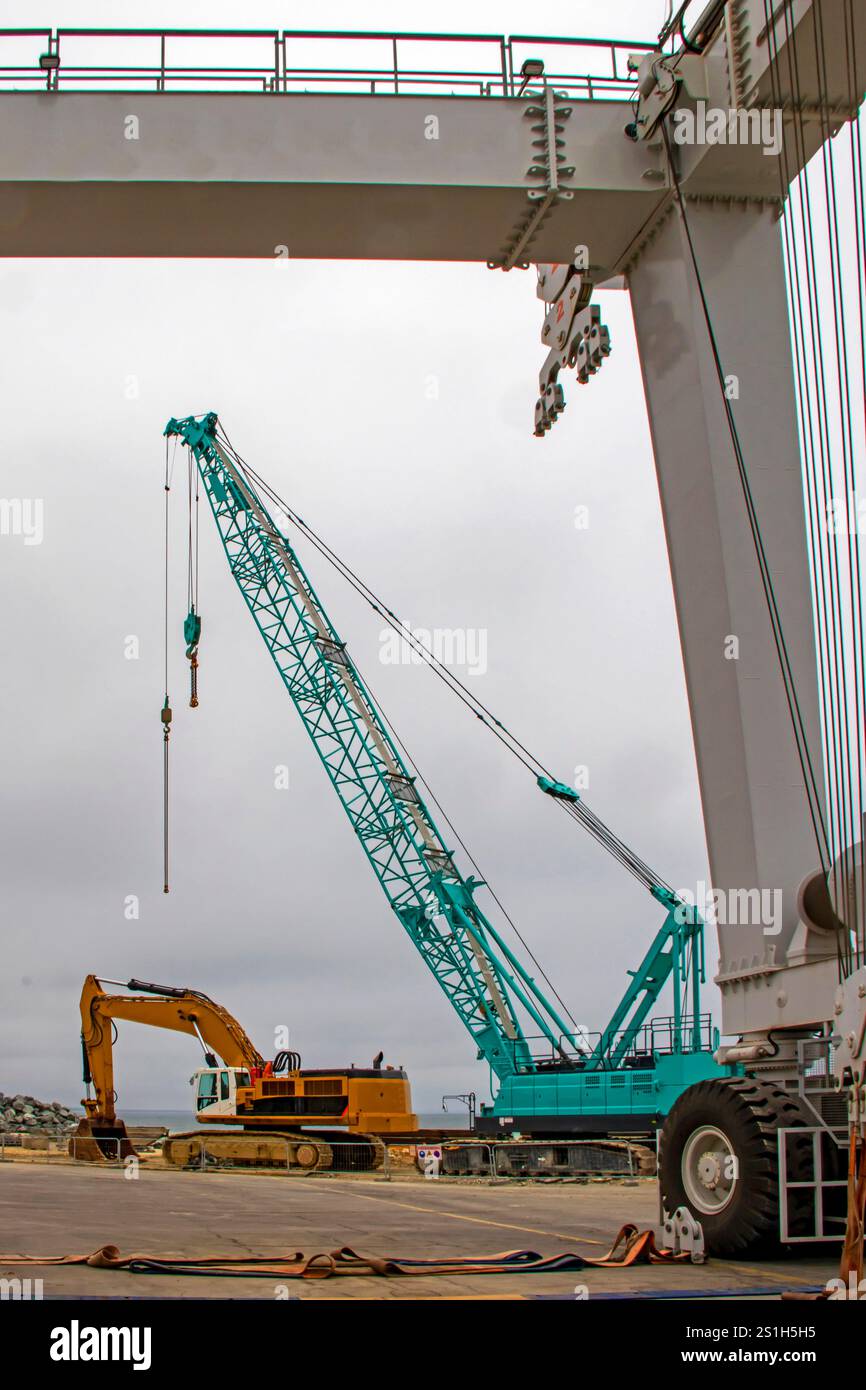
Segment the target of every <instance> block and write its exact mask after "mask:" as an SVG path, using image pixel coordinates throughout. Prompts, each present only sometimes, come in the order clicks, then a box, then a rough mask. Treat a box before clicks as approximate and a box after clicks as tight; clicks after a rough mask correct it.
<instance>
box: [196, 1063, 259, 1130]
mask: <svg viewBox="0 0 866 1390" xmlns="http://www.w3.org/2000/svg"><path fill="white" fill-rule="evenodd" d="M189 1084H190V1086H192V1087H193V1088H194V1094H195V1112H196V1119H199V1120H221V1119H232V1118H235V1117H236V1116H237V1093H238V1091H239V1090H240V1089H241V1088H243V1087H248V1086H250V1085H251V1081H250V1074H249V1072H248V1071H247V1069H246V1068H245V1067H200V1068H199V1070H198V1071H197V1072H194V1073H193V1075H192V1076H191V1077H190V1079H189Z"/></svg>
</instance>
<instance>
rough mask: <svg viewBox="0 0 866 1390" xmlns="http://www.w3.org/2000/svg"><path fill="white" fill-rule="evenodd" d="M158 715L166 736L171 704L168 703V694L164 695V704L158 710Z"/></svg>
mask: <svg viewBox="0 0 866 1390" xmlns="http://www.w3.org/2000/svg"><path fill="white" fill-rule="evenodd" d="M159 717H160V719H161V720H162V722H163V724H164V725H165V736H166V738H168V726H169V724H170V723H171V705H170V704H169V703H168V696H167V695H166V697H165V704H164V705H163V707H162V709H161V710H160V712H159Z"/></svg>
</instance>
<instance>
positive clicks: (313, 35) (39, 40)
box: [0, 28, 653, 101]
mask: <svg viewBox="0 0 866 1390" xmlns="http://www.w3.org/2000/svg"><path fill="white" fill-rule="evenodd" d="M652 47H653V45H652V44H648V43H644V42H634V43H632V42H629V41H627V40H623V39H594V38H573V37H551V36H544V35H532V34H515V35H512V36H511V37H506V36H505V35H500V34H437V33H417V34H416V33H385V32H378V31H362V30H358V31H351V32H345V33H337V32H334V31H330V30H308V29H304V30H301V29H284V30H278V29H36V28H34V29H0V91H6V92H28V91H29V92H33V91H49V92H72V91H79V92H80V91H91V92H93V91H142V92H165V93H171V92H247V93H262V94H268V95H272V96H280V95H302V94H319V95H322V94H335V95H336V94H339V95H359V96H395V95H396V96H409V95H433V96H472V97H482V98H502V97H516V96H519V95H521V94H522V92H523V90H524V88H525V87H526V85H527V82H526V80H525V78H524V76H523V74H522V73H521V67H522V65H523V63H524V61H525V60H526V59H527V58H533V59H541V60H542V61H543V62H544V69H545V70H544V80H546V81H547V82H548V83H550V84H551V85H553V86H555V87H556V88H557V90H559V91H562V92H564V93H567V94H568V95H569V96H571V97H573V98H574V99H575V100H585V101H604V100H608V101H611V100H615V101H626V100H629V99H630V97H631V95H632V93H633V91H634V81H633V78H632V75H631V74H630V73H629V71H628V67H627V59H628V55H629V54H630V53H642V52H646V51H647V50H649V49H651V48H652ZM530 85H532V86H534V87H537V85H538V78H533V79H530Z"/></svg>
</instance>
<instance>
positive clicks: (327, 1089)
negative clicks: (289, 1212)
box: [69, 975, 418, 1170]
mask: <svg viewBox="0 0 866 1390" xmlns="http://www.w3.org/2000/svg"><path fill="white" fill-rule="evenodd" d="M105 985H120V986H121V987H122V988H123V989H125V990H127V991H134V992H133V993H129V992H128V993H125V994H107V993H106V992H105V989H104V986H105ZM117 1019H127V1020H129V1021H130V1022H133V1023H146V1024H148V1025H149V1026H150V1027H152V1028H169V1029H172V1030H173V1031H174V1032H178V1033H190V1034H191V1035H192V1036H194V1037H195V1038H197V1039H198V1042H199V1043H200V1044H201V1047H202V1051H203V1052H204V1061H205V1065H204V1066H203V1067H199V1068H198V1070H197V1071H196V1072H195V1073H194V1074H193V1076H192V1077H191V1079H190V1084H191V1085H192V1086H194V1087H195V1092H194V1094H195V1109H196V1119H197V1120H198V1122H199V1124H201V1125H209V1126H212V1127H216V1126H218V1127H219V1128H213V1129H212V1131H211V1132H209V1133H207V1138H206V1141H204V1142H203V1133H202V1131H201V1130H199V1131H193V1132H191V1133H187V1134H172V1135H170V1136H169V1137H168V1138H167V1139H166V1140H165V1144H164V1147H163V1156H164V1157H165V1159H166V1160H167V1161H168V1162H169V1163H170V1164H172V1166H174V1167H179V1168H183V1167H188V1166H191V1165H198V1164H199V1163H200V1162H201V1161H202V1155H203V1153H204V1154H205V1155H206V1158H207V1159H209V1160H211V1161H215V1162H217V1163H220V1162H223V1163H232V1164H241V1165H248V1166H279V1167H288V1168H300V1169H308V1170H311V1169H338V1170H345V1169H362V1170H363V1169H371V1168H378V1167H380V1166H381V1164H382V1162H383V1160H384V1156H385V1146H384V1143H383V1140H382V1136H383V1135H392V1136H393V1135H401V1136H403V1135H405V1136H408V1137H410V1136H412V1135H413V1134H414V1133H415V1131H417V1129H418V1118H417V1116H416V1115H414V1114H413V1113H412V1097H411V1092H410V1088H409V1081H408V1079H407V1077H406V1073H405V1072H404V1071H403V1070H402V1069H400V1068H396V1067H383V1065H382V1060H383V1059H382V1054H381V1052H380V1053H379V1054H378V1056H377V1057H376V1058H374V1060H373V1064H372V1066H371V1067H369V1068H358V1067H347V1068H341V1069H336V1070H334V1069H331V1070H324V1071H309V1070H304V1069H302V1067H301V1058H300V1056H299V1055H298V1053H297V1052H291V1051H288V1050H285V1051H281V1052H278V1053H277V1055H276V1057H274V1059H273V1060H272V1061H266V1060H265V1059H264V1058H263V1057H262V1056H261V1054H260V1053H259V1052H258V1050H257V1049H256V1048H255V1047H254V1045H253V1043H252V1042H251V1041H250V1039H249V1037H248V1036H247V1034H246V1033H245V1031H244V1029H243V1028H242V1027H241V1025H240V1024H239V1023H238V1021H237V1019H235V1018H233V1017H232V1015H231V1014H230V1013H229V1012H228V1011H227V1010H226V1009H224V1008H223V1007H222V1006H221V1005H220V1004H217V1003H215V1002H214V1000H213V999H209V998H208V996H207V995H206V994H201V993H199V991H198V990H194V989H174V988H172V987H171V986H166V985H154V984H150V983H148V982H147V981H145V980H128V981H126V982H123V981H119V980H103V979H100V978H99V977H98V976H96V975H88V976H87V979H86V980H85V981H84V988H83V989H82V991H81V1050H82V1055H83V1061H84V1082H85V1088H86V1095H85V1097H84V1100H83V1101H82V1104H83V1106H84V1110H85V1117H84V1119H83V1120H82V1121H81V1122H80V1124H79V1126H78V1130H77V1132H76V1133H75V1134H74V1135H73V1136H72V1137H71V1138H70V1142H69V1152H70V1154H71V1155H72V1156H73V1157H74V1158H78V1159H82V1160H85V1161H89V1162H97V1163H98V1162H104V1161H110V1160H116V1159H117V1158H118V1157H119V1158H126V1157H128V1156H130V1155H134V1153H135V1150H134V1148H133V1145H132V1142H131V1140H130V1139H129V1136H128V1134H127V1131H126V1126H125V1124H124V1122H123V1120H121V1119H119V1118H118V1116H117V1113H116V1110H115V1102H116V1099H117V1095H116V1092H115V1089H114V1057H113V1045H114V1033H115V1026H114V1025H115V1020H117ZM91 1088H92V1094H91ZM347 1134H348V1135H351V1142H346V1143H342V1144H341V1143H337V1141H338V1140H346V1138H347Z"/></svg>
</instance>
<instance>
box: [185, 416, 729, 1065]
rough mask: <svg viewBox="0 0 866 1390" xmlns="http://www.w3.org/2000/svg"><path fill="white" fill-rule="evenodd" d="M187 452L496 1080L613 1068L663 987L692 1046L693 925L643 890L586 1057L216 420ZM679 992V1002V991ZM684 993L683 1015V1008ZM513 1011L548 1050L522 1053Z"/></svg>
mask: <svg viewBox="0 0 866 1390" xmlns="http://www.w3.org/2000/svg"><path fill="white" fill-rule="evenodd" d="M165 434H166V435H167V436H177V437H178V438H180V440H181V441H182V442H183V443H184V444H185V445H187V447H188V448H189V450H190V451H191V454H192V457H193V458H194V460H195V463H196V465H197V468H198V471H199V474H200V477H201V481H202V485H203V489H204V492H205V495H206V497H207V499H208V502H209V504H210V507H211V510H212V512H213V515H214V519H215V521H216V524H217V529H218V530H219V534H220V537H221V539H222V543H223V547H224V550H225V553H226V556H227V559H228V562H229V566H230V569H231V571H232V574H233V576H234V578H235V581H236V583H237V585H238V587H239V589H240V590H241V593H242V594H243V597H244V600H245V602H246V604H247V607H248V608H249V610H250V613H251V614H252V616H253V619H254V621H255V623H256V626H257V627H258V630H259V632H260V634H261V636H262V638H263V640H264V642H265V644H266V646H267V648H268V650H269V652H270V654H271V657H272V658H273V661H274V664H275V665H276V667H277V670H278V671H279V674H280V677H281V679H282V681H283V683H284V685H285V687H286V689H287V690H288V692H289V695H290V696H291V699H292V701H293V703H294V705H295V708H296V709H297V711H298V714H299V715H300V718H301V720H302V722H303V724H304V727H305V728H306V730H307V733H308V734H309V736H310V738H311V740H312V742H313V744H314V747H315V749H316V752H317V753H318V755H319V758H320V760H321V762H322V764H323V766H324V768H325V771H326V773H327V775H328V777H329V779H330V781H331V784H332V786H333V787H334V789H335V791H336V792H337V795H338V797H339V799H340V802H341V804H342V806H343V809H344V811H345V813H346V815H347V816H348V818H349V820H350V822H351V824H352V828H353V829H354V831H355V834H356V836H357V838H358V840H359V841H360V843H361V845H362V848H363V849H364V852H365V854H366V855H367V858H368V860H369V862H370V864H371V866H372V868H373V870H374V872H375V874H376V876H377V878H378V880H379V882H380V884H381V886H382V888H383V890H384V892H385V894H386V897H387V898H388V901H389V903H390V905H391V907H392V909H393V910H394V912H395V914H396V915H397V917H398V918H399V920H400V921H401V923H402V925H403V927H404V928H405V930H406V932H407V933H408V935H409V937H410V938H411V940H412V942H413V944H414V945H415V947H416V949H417V950H418V951H419V953H420V954H421V956H422V958H423V959H424V961H425V962H426V964H427V966H428V968H429V969H430V971H431V972H432V974H433V975H434V976H435V978H436V980H437V981H438V983H439V985H440V987H441V988H442V990H443V991H444V993H445V995H446V997H447V998H448V1000H449V1002H450V1004H451V1006H452V1007H453V1008H454V1009H455V1011H456V1012H457V1014H458V1015H459V1017H460V1018H461V1020H462V1022H463V1024H464V1025H465V1027H466V1028H467V1029H468V1031H469V1032H470V1034H471V1035H472V1037H473V1038H474V1040H475V1043H476V1046H477V1048H478V1056H479V1058H481V1059H484V1060H485V1061H487V1063H488V1064H489V1066H490V1068H491V1070H492V1072H493V1073H494V1074H495V1075H496V1076H497V1078H498V1079H499V1081H500V1082H503V1081H506V1080H507V1079H508V1078H513V1077H515V1076H518V1075H521V1074H526V1073H533V1072H535V1071H536V1070H537V1069H539V1067H540V1066H543V1067H544V1070H545V1071H546V1072H549V1071H550V1070H551V1067H553V1068H554V1069H555V1068H556V1066H557V1065H559V1066H562V1067H564V1068H566V1069H571V1068H574V1067H575V1066H576V1065H577V1066H579V1067H580V1068H581V1069H582V1070H583V1069H586V1070H593V1069H605V1070H609V1069H610V1068H612V1067H613V1068H615V1067H617V1066H618V1065H620V1064H621V1063H622V1061H623V1059H624V1057H625V1055H626V1053H627V1052H628V1050H629V1049H630V1048H631V1047H632V1046H633V1044H634V1040H635V1038H636V1037H637V1034H638V1032H639V1030H640V1028H641V1027H642V1025H643V1023H644V1021H645V1019H646V1017H647V1015H648V1013H649V1010H650V1009H651V1008H652V1006H653V1004H654V1003H655V1001H656V999H657V998H658V995H659V993H660V991H661V989H662V988H663V986H664V984H665V983H666V982H667V980H668V979H669V978H671V976H673V978H674V980H675V982H677V983H676V986H675V989H674V995H675V1015H674V1019H673V1020H672V1022H673V1026H674V1030H675V1033H676V1037H677V1040H678V1044H679V1040H680V1039H681V1036H682V1030H683V1028H684V1026H685V1025H686V1021H687V1023H688V1026H689V1027H690V1028H691V1029H692V1036H690V1037H689V1038H688V1040H683V1043H682V1044H681V1045H678V1046H677V1048H676V1049H675V1050H678V1051H679V1050H682V1051H691V1050H697V1049H699V1048H700V1026H701V1024H700V1006H699V989H700V984H701V982H702V981H703V978H704V961H703V947H702V930H703V923H702V921H701V919H700V917H699V915H698V914H697V913H696V912H695V910H694V909H692V908H689V907H688V906H686V905H685V904H684V903H682V902H681V900H680V899H679V898H678V897H677V896H676V894H675V893H673V892H672V890H671V889H669V888H668V887H667V886H665V885H663V884H661V883H660V882H657V881H653V882H651V883H648V885H647V886H649V887H650V890H651V891H652V892H653V894H654V896H655V897H656V898H657V899H658V901H659V902H660V903H662V905H663V906H664V907H665V908H666V909H667V918H666V920H665V923H664V924H663V926H662V928H661V930H660V931H659V932H658V934H657V936H656V938H655V940H654V941H653V943H652V945H651V947H650V949H649V951H648V952H647V955H646V956H645V958H644V961H643V962H642V964H641V966H640V968H639V969H638V970H637V971H635V972H633V973H632V979H631V983H630V985H629V987H628V989H627V990H626V993H625V995H624V997H623V999H622V1000H621V1001H620V1004H619V1005H618V1007H617V1009H616V1011H615V1012H614V1015H613V1017H612V1019H611V1020H610V1023H609V1024H608V1026H607V1028H605V1029H604V1030H603V1032H602V1034H601V1035H600V1038H599V1041H598V1043H597V1044H596V1046H595V1047H590V1046H589V1045H588V1043H587V1041H586V1039H585V1036H584V1035H583V1033H582V1030H579V1029H576V1028H575V1026H574V1025H573V1023H572V1024H571V1025H569V1024H568V1023H567V1022H566V1021H565V1019H564V1018H563V1017H562V1016H561V1015H560V1013H559V1012H558V1011H557V1009H556V1008H555V1007H554V1005H553V1004H552V1003H551V1001H550V1000H549V999H548V998H547V996H546V995H545V993H544V991H543V990H542V989H541V988H540V986H539V985H538V983H537V982H536V980H535V979H534V978H533V976H532V975H530V974H529V973H528V971H527V970H526V968H525V967H524V965H523V964H522V963H521V961H520V960H519V959H518V957H517V956H516V955H515V953H514V952H513V951H512V950H511V948H510V947H509V946H508V944H507V942H506V941H504V940H503V938H502V936H501V934H500V933H499V932H498V931H497V929H496V927H495V926H494V925H493V923H492V922H491V921H490V920H489V919H488V917H487V916H486V915H485V913H484V912H483V910H482V909H481V907H480V906H479V904H478V902H477V901H476V896H475V895H476V891H477V890H478V888H479V887H482V886H483V880H481V879H480V878H475V877H473V876H472V875H467V876H464V875H463V874H462V873H461V871H460V870H459V868H458V867H457V865H456V864H455V861H454V853H453V851H452V850H451V849H450V848H449V847H448V845H447V844H446V842H445V840H444V838H443V836H442V834H441V833H440V830H439V828H438V826H437V823H436V821H435V819H434V817H433V816H432V814H431V812H430V810H429V808H428V806H427V805H426V803H425V801H424V799H423V797H422V795H421V792H420V790H419V788H418V786H417V778H416V777H415V776H413V775H412V773H411V772H410V770H409V768H408V766H407V764H406V762H405V761H404V759H403V757H402V755H401V753H400V751H399V748H398V747H397V744H396V742H395V739H394V738H393V737H392V735H391V733H390V731H389V727H388V724H387V722H386V720H385V718H384V716H383V715H382V714H381V712H380V711H379V709H378V707H377V705H376V704H375V702H374V701H373V698H372V696H371V695H370V693H369V691H368V689H367V687H366V686H365V684H364V682H363V680H362V679H361V676H360V674H359V672H358V670H357V668H356V666H355V664H354V663H353V661H352V659H351V657H350V655H349V653H348V651H347V648H346V644H345V643H344V642H343V641H342V640H341V638H340V636H339V634H338V632H337V631H336V629H335V628H334V626H333V625H332V623H331V621H330V619H329V618H328V616H327V614H326V613H325V610H324V609H323V607H322V605H321V603H320V601H319V599H318V597H317V595H316V593H315V591H314V589H313V587H312V585H311V583H310V581H309V579H308V578H307V575H306V573H305V571H304V569H303V566H302V565H301V562H300V560H299V559H298V556H297V554H296V553H295V550H294V549H293V547H292V545H291V544H290V542H289V540H288V539H287V537H286V536H285V535H284V534H283V532H282V531H281V530H280V529H279V527H278V526H277V525H276V523H275V522H274V520H273V517H272V516H271V514H270V512H269V510H268V508H267V506H266V505H265V503H264V501H263V500H262V498H261V496H260V493H259V490H258V489H257V488H256V487H255V486H254V485H253V483H252V481H251V479H250V478H249V477H248V476H247V474H246V472H245V470H244V469H243V468H241V467H240V466H239V465H238V462H237V461H236V458H235V456H234V451H233V450H232V449H231V446H230V444H229V443H228V440H227V439H226V438H225V436H224V434H223V432H222V430H221V429H219V430H218V418H217V416H216V414H215V413H213V412H211V413H208V414H206V415H203V416H198V417H193V416H191V417H187V418H185V419H180V420H178V419H171V420H170V421H169V422H168V424H167V426H166V429H165ZM538 781H539V785H540V786H541V787H542V790H544V791H546V792H547V793H548V794H550V795H551V796H553V797H554V798H556V799H559V800H561V801H563V802H567V803H569V807H568V808H569V809H572V810H576V809H577V807H576V805H575V803H577V802H579V800H580V798H579V795H578V793H577V792H575V791H573V790H572V789H571V788H568V787H566V786H565V784H563V783H557V782H553V781H552V780H551V779H549V778H544V777H540V778H539V779H538ZM680 983H683V984H684V988H683V990H682V992H681V991H680V988H679V984H680ZM689 993H690V994H691V1002H690V1007H689V1006H688V1005H687V1002H686V1001H687V1000H688V996H689ZM521 1010H522V1012H523V1014H525V1015H526V1016H527V1017H528V1019H530V1020H531V1021H532V1023H533V1024H534V1025H535V1027H536V1028H537V1029H538V1031H539V1033H540V1034H541V1038H542V1041H543V1043H544V1044H546V1045H547V1047H548V1048H549V1056H548V1057H546V1058H544V1059H543V1061H542V1060H541V1059H539V1058H538V1057H536V1056H534V1055H533V1051H532V1049H531V1047H530V1042H529V1039H528V1037H527V1033H526V1032H525V1030H524V1026H523V1022H522V1018H521Z"/></svg>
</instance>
